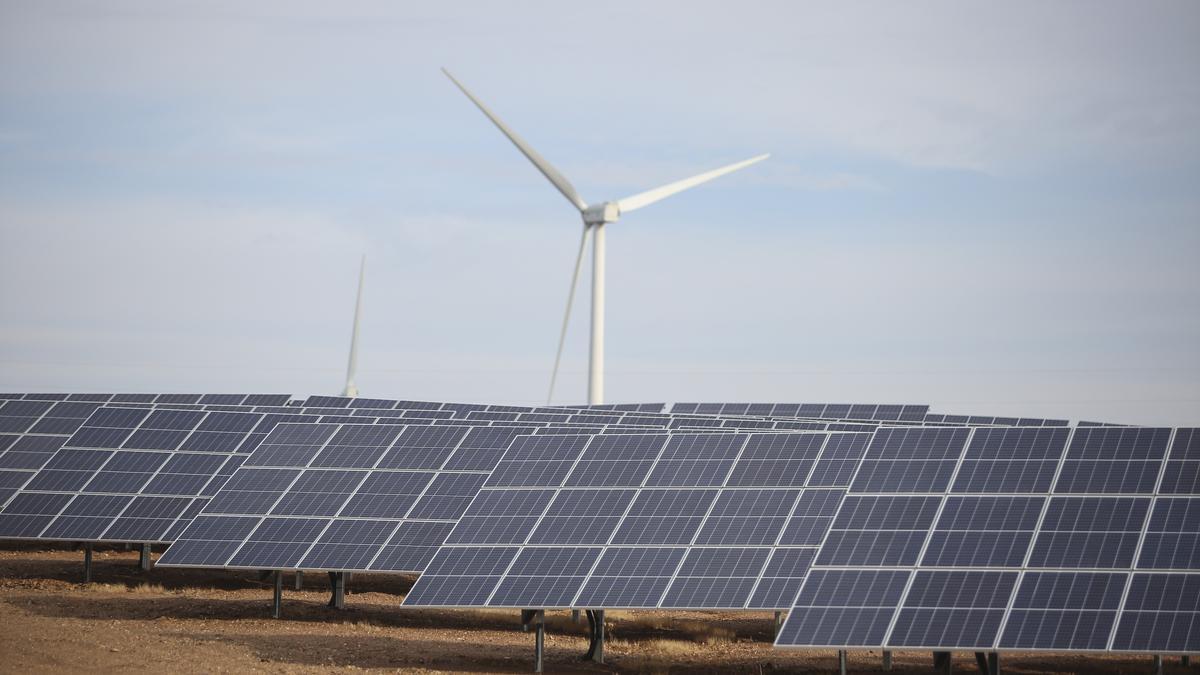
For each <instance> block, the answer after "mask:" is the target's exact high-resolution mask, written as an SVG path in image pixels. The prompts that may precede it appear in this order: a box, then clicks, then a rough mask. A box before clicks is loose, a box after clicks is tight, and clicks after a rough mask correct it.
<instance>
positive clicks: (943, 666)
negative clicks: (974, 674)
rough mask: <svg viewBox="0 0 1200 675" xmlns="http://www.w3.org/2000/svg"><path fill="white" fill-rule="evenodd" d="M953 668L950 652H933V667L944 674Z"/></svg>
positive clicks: (948, 673) (947, 673)
mask: <svg viewBox="0 0 1200 675" xmlns="http://www.w3.org/2000/svg"><path fill="white" fill-rule="evenodd" d="M953 668H954V666H953V664H952V662H951V658H950V652H934V653H933V669H934V670H936V671H937V672H939V673H943V674H944V675H950V673H951V671H952V669H953Z"/></svg>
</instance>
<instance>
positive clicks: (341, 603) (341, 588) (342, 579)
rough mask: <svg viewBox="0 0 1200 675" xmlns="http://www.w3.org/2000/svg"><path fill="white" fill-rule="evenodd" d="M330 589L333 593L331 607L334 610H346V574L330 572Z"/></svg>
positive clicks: (330, 600) (330, 598)
mask: <svg viewBox="0 0 1200 675" xmlns="http://www.w3.org/2000/svg"><path fill="white" fill-rule="evenodd" d="M329 588H330V590H331V591H332V593H331V594H330V597H329V606H330V607H332V608H334V609H346V573H345V572H330V573H329Z"/></svg>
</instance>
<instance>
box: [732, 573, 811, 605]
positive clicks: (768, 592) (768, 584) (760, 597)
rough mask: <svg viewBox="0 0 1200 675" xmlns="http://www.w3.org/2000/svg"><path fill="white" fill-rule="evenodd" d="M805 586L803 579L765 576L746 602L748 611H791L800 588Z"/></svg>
mask: <svg viewBox="0 0 1200 675" xmlns="http://www.w3.org/2000/svg"><path fill="white" fill-rule="evenodd" d="M803 584H804V578H803V577H766V576H764V577H763V578H762V579H761V580H760V581H759V582H758V586H757V587H756V588H755V589H754V593H753V594H751V596H750V599H749V600H748V601H747V602H746V607H747V608H748V609H778V610H784V609H791V608H792V602H793V601H794V600H795V599H796V594H797V593H799V592H800V586H801V585H803Z"/></svg>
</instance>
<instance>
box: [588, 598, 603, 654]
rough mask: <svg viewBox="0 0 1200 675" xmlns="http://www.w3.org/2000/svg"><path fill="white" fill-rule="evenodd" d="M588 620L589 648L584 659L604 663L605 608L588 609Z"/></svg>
mask: <svg viewBox="0 0 1200 675" xmlns="http://www.w3.org/2000/svg"><path fill="white" fill-rule="evenodd" d="M587 620H588V650H587V653H586V654H584V655H583V660H584V661H595V662H596V663H604V610H602V609H589V610H587Z"/></svg>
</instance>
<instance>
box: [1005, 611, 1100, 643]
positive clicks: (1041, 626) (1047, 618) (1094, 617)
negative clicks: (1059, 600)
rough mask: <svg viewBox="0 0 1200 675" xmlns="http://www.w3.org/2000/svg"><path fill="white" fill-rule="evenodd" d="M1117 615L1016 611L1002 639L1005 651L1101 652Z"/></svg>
mask: <svg viewBox="0 0 1200 675" xmlns="http://www.w3.org/2000/svg"><path fill="white" fill-rule="evenodd" d="M1115 619H1116V612H1115V611H1113V612H1095V611H1080V610H1031V609H1013V610H1012V612H1011V613H1010V614H1009V617H1008V621H1007V622H1006V623H1005V626H1004V634H1003V635H1002V636H1001V637H1000V647H1002V648H1005V649H1056V650H1071V651H1077V650H1079V651H1081V650H1092V649H1095V650H1100V649H1104V648H1105V647H1106V646H1107V644H1108V636H1109V633H1110V632H1111V631H1112V625H1113V621H1114V620H1115Z"/></svg>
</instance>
